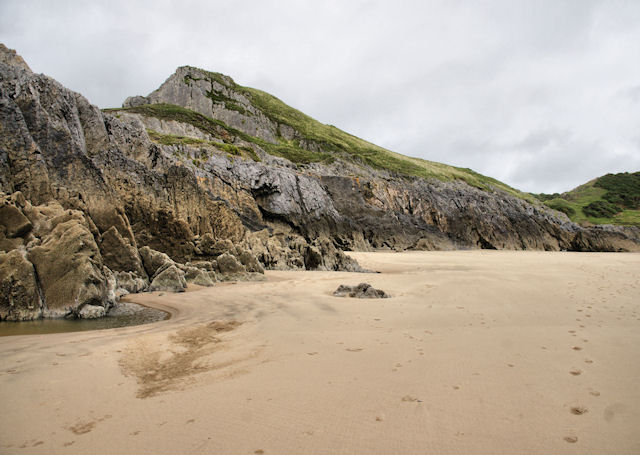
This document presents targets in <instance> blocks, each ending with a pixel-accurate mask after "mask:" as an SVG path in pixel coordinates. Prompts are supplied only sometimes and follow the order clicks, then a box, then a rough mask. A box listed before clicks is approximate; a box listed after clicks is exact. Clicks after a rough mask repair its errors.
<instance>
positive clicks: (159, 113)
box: [105, 104, 334, 164]
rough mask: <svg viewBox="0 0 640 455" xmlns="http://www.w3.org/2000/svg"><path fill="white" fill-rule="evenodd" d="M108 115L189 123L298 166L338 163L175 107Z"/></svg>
mask: <svg viewBox="0 0 640 455" xmlns="http://www.w3.org/2000/svg"><path fill="white" fill-rule="evenodd" d="M105 111H107V112H122V111H125V112H132V113H136V114H141V115H146V116H149V117H156V118H159V119H164V120H175V121H178V122H182V123H188V124H190V125H192V126H195V127H196V128H198V129H199V130H200V131H202V132H204V133H208V134H210V135H212V136H214V137H216V138H220V139H222V140H223V141H225V140H226V141H230V140H231V139H232V138H233V137H239V138H240V139H242V140H244V141H246V142H251V143H253V144H256V145H258V146H260V147H261V148H262V149H263V150H264V151H266V152H267V153H269V154H271V155H275V156H280V157H283V158H287V159H288V160H290V161H292V162H294V163H299V164H307V163H312V162H322V163H331V162H332V161H333V160H334V157H333V156H331V154H329V153H322V152H312V151H309V150H305V149H302V148H300V147H296V146H293V145H290V144H288V143H279V144H272V143H270V142H267V141H265V140H263V139H260V138H257V137H254V136H251V135H249V134H246V133H244V132H242V131H239V130H236V129H235V128H232V127H230V126H228V125H227V124H225V123H224V122H222V121H220V120H217V119H212V118H210V117H207V116H204V115H202V114H199V113H197V112H194V111H192V110H189V109H185V108H183V107H181V106H176V105H174V104H145V105H142V106H135V107H126V108H114V109H105Z"/></svg>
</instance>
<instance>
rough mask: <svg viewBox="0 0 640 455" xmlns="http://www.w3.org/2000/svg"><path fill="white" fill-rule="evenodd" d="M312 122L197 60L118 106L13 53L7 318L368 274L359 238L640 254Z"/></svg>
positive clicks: (3, 225)
mask: <svg viewBox="0 0 640 455" xmlns="http://www.w3.org/2000/svg"><path fill="white" fill-rule="evenodd" d="M314 122H315V121H313V119H310V118H308V117H306V116H304V114H302V113H299V112H298V111H295V110H292V109H291V108H288V106H286V105H284V104H283V103H281V102H279V100H277V99H275V98H273V97H270V96H269V95H267V94H264V93H263V92H259V91H256V90H253V89H247V88H244V87H240V86H238V85H236V84H235V83H234V82H233V81H232V80H231V79H230V78H228V77H226V76H222V75H219V74H216V73H209V72H206V71H202V70H198V69H194V68H190V67H183V68H179V69H178V70H177V72H176V73H175V74H174V75H172V76H171V77H170V78H169V79H168V80H167V82H166V83H165V84H163V86H162V87H160V88H159V89H158V90H156V91H155V92H153V93H151V94H150V95H149V96H147V97H139V96H138V97H133V98H129V99H127V101H126V102H125V106H124V107H123V108H122V109H115V110H109V111H108V112H102V111H100V110H99V109H98V108H96V107H95V106H93V105H91V104H90V103H89V102H88V101H87V100H86V99H85V98H84V97H83V96H81V95H80V94H77V93H74V92H72V91H70V90H68V89H66V88H64V87H63V86H61V85H60V84H59V83H57V82H56V81H54V80H52V79H51V78H49V77H47V76H44V75H39V74H34V73H33V72H31V70H30V69H29V67H28V66H27V65H26V63H25V62H24V61H23V60H22V59H21V58H20V57H19V56H18V55H17V54H15V52H13V51H10V50H8V49H7V48H6V47H4V46H0V190H1V191H2V192H3V193H4V195H3V196H2V198H1V199H2V200H1V201H0V287H1V288H2V291H3V292H2V296H1V297H0V319H10V320H21V319H31V318H37V317H58V316H69V315H72V316H76V317H96V316H100V315H103V314H105V312H106V311H108V309H109V307H110V306H112V305H113V304H114V303H115V302H116V301H117V298H118V296H120V295H122V294H123V293H127V292H139V291H142V290H145V289H147V288H150V289H152V290H153V289H158V290H160V289H162V290H168V289H169V290H175V291H180V290H183V289H184V286H185V285H186V283H187V282H194V283H198V284H203V285H212V284H214V283H215V282H216V281H223V280H236V279H260V278H261V277H262V272H263V269H264V268H270V269H295V268H299V269H310V270H313V269H322V270H350V271H359V270H360V268H359V266H358V265H357V264H356V263H355V262H354V261H352V260H351V259H349V258H348V257H347V256H345V255H344V253H343V252H342V250H345V249H347V250H348V249H359V250H363V249H372V248H395V249H405V248H420V249H449V248H516V249H551V250H558V249H571V250H585V251H594V250H604V251H624V250H637V249H638V248H639V243H638V238H639V237H640V236H639V235H638V231H637V230H633V229H622V228H613V227H603V228H599V229H585V228H581V227H579V226H578V225H576V224H573V223H571V222H569V220H568V219H567V218H566V217H565V216H564V215H563V214H560V213H558V212H555V211H553V210H550V209H548V208H546V207H545V206H543V205H540V204H533V205H532V204H531V203H529V202H527V201H526V200H524V199H522V198H521V197H520V195H519V193H517V192H516V191H515V190H513V189H510V188H508V187H506V186H505V185H503V184H501V183H500V182H496V181H492V180H491V179H487V178H484V177H482V176H479V175H478V174H475V173H473V172H471V171H468V170H461V169H457V168H449V167H446V166H444V165H439V164H437V163H429V166H427V165H425V164H424V163H428V162H421V161H419V160H413V159H409V158H406V157H402V156H399V155H395V154H393V153H391V152H388V151H385V150H384V149H380V148H379V147H376V146H374V145H372V144H368V143H366V142H365V141H362V140H360V139H358V138H355V137H353V136H349V135H347V134H346V133H343V132H341V131H340V130H337V129H336V128H333V127H329V126H326V125H320V124H318V123H317V122H315V123H314ZM436 168H437V169H439V170H440V171H441V172H440V171H439V172H440V173H437V172H435V173H434V172H433V169H436ZM443 173H444V174H443ZM443 176H444V177H446V178H443Z"/></svg>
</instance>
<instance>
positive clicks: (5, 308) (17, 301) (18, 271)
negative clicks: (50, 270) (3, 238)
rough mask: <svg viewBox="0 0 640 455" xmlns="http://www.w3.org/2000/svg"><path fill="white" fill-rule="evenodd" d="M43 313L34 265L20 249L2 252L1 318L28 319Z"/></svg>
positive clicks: (0, 266)
mask: <svg viewBox="0 0 640 455" xmlns="http://www.w3.org/2000/svg"><path fill="white" fill-rule="evenodd" d="M41 315H42V300H41V298H40V294H39V292H38V285H37V282H36V277H35V272H34V269H33V265H32V264H31V262H29V261H28V260H27V259H26V258H25V257H24V254H23V253H22V252H20V251H18V250H13V251H11V252H9V253H0V320H7V321H26V320H31V319H37V318H39V317H41Z"/></svg>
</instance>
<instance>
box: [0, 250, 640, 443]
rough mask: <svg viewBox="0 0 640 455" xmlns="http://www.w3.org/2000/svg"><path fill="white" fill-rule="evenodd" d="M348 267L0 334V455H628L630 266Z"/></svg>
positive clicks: (632, 340)
mask: <svg viewBox="0 0 640 455" xmlns="http://www.w3.org/2000/svg"><path fill="white" fill-rule="evenodd" d="M353 255H354V256H355V257H356V258H357V259H358V260H359V261H360V263H361V264H362V265H363V266H365V267H368V268H370V269H373V270H377V271H379V272H382V273H376V274H350V273H342V272H275V271H274V272H267V278H268V279H267V281H265V282H259V283H238V284H223V285H218V286H216V287H213V288H197V289H196V288H193V289H192V291H191V292H187V293H182V294H168V293H165V294H163V295H160V294H161V293H153V294H139V295H134V296H130V300H131V301H134V302H138V303H143V304H145V305H149V306H152V307H157V308H160V309H164V310H168V311H171V313H172V318H171V319H170V320H167V321H163V322H158V323H153V324H148V325H144V326H137V327H126V328H118V329H109V330H101V331H95V332H78V333H61V334H48V335H29V336H19V337H2V338H0V404H1V405H2V407H1V409H2V412H0V453H2V454H5V453H20V454H27V453H42V454H51V453H97V454H101V453H105V454H106V453H158V454H164V453H167V454H168V453H171V454H175V453H195V454H209V453H229V454H242V453H246V454H260V453H264V454H269V453H274V454H279V453H306V454H309V453H310V454H316V453H322V454H335V453H415V454H424V453H438V454H454V453H455V454H460V453H464V454H467V453H482V454H513V453H528V454H549V453H576V454H602V453H616V454H637V453H640V432H639V431H638V428H640V387H638V383H639V381H640V254H606V253H545V252H495V251H468V252H424V253H418V252H413V253H354V254H353ZM362 281H367V282H369V283H370V284H372V285H373V286H374V287H376V288H380V289H383V290H385V291H386V292H388V293H390V294H391V295H392V296H393V297H392V298H391V299H380V300H359V299H349V298H337V297H333V296H332V295H331V293H332V291H333V290H334V289H335V288H337V286H338V285H339V284H352V285H353V284H357V283H359V282H362Z"/></svg>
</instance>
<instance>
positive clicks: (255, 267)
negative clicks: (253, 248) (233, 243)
mask: <svg viewBox="0 0 640 455" xmlns="http://www.w3.org/2000/svg"><path fill="white" fill-rule="evenodd" d="M237 258H238V259H239V260H240V263H241V264H242V265H244V268H245V269H246V270H247V272H255V273H264V268H263V267H262V264H260V262H259V261H258V259H256V257H255V256H254V255H253V254H251V253H250V252H248V251H247V250H244V249H242V248H238V254H237Z"/></svg>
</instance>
